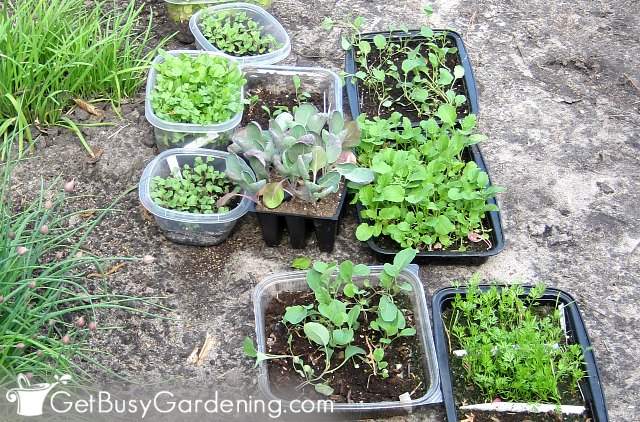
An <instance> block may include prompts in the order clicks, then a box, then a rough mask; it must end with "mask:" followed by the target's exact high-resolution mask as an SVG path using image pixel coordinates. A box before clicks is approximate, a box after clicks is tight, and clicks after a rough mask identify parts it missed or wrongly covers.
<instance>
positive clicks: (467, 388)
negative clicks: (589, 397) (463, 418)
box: [442, 304, 591, 422]
mask: <svg viewBox="0 0 640 422" xmlns="http://www.w3.org/2000/svg"><path fill="white" fill-rule="evenodd" d="M554 309H555V306H553V305H550V304H541V305H540V306H536V307H535V308H534V312H535V311H539V312H535V313H536V314H539V316H540V317H544V316H546V315H549V313H551V312H553V310H554ZM451 317H452V312H451V308H447V309H445V311H444V312H443V313H442V319H443V321H444V326H445V327H448V326H449V325H450V323H451ZM450 341H451V348H452V349H453V350H456V349H458V348H460V346H459V345H458V344H456V342H455V339H453V338H451V340H450ZM449 369H450V371H451V379H452V383H453V394H454V396H455V399H456V404H457V405H458V406H462V405H463V404H471V403H485V399H484V397H483V396H482V394H481V393H480V391H479V390H477V389H476V388H475V386H474V385H469V384H468V383H467V382H465V380H464V372H465V370H464V368H463V366H462V359H460V358H458V357H456V356H455V355H453V354H452V353H450V354H449ZM561 390H562V391H561V394H562V404H567V405H578V406H580V405H584V404H585V402H584V399H583V398H582V396H581V394H580V391H579V390H577V389H572V388H568V386H567V388H565V389H562V388H561ZM458 414H459V415H463V414H464V415H470V414H473V415H474V417H475V419H473V421H474V422H479V421H487V422H494V421H496V420H498V421H505V422H511V421H513V422H521V421H523V420H527V421H531V422H538V421H540V422H542V421H550V420H553V421H571V422H579V421H591V419H590V418H589V417H588V415H582V416H576V415H558V414H556V413H554V412H550V413H515V412H513V413H511V412H509V413H506V412H481V411H477V410H474V411H463V410H460V409H459V408H458Z"/></svg>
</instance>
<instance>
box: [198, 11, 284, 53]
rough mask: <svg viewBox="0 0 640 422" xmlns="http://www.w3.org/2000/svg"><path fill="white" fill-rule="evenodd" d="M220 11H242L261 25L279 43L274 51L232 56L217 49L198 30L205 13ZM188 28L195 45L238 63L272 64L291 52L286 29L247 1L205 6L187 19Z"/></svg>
mask: <svg viewBox="0 0 640 422" xmlns="http://www.w3.org/2000/svg"><path fill="white" fill-rule="evenodd" d="M220 12H225V13H230V14H232V15H235V14H238V13H241V12H244V13H246V15H247V16H248V17H249V18H250V19H253V20H254V21H256V22H257V23H258V24H260V25H261V26H262V34H263V35H273V37H274V38H275V39H276V41H277V42H278V44H279V45H281V47H280V48H278V49H277V50H275V51H272V52H270V53H265V54H258V55H255V56H232V55H230V54H227V53H225V52H223V51H222V50H219V49H218V48H217V47H216V46H215V45H213V44H211V42H209V40H208V39H207V38H206V37H205V36H204V34H203V33H202V31H201V30H200V21H201V20H202V18H204V17H205V16H206V15H210V14H216V13H220ZM189 29H190V30H191V33H192V34H193V36H194V38H195V43H196V47H198V48H199V49H200V50H206V51H218V52H220V53H222V54H224V55H225V56H227V57H232V58H234V59H236V60H237V61H238V63H240V64H274V63H278V62H281V61H282V60H284V59H286V58H287V56H288V55H289V53H290V52H291V40H290V39H289V35H288V34H287V31H285V30H284V28H283V27H282V25H281V24H280V22H278V21H277V20H276V18H274V17H273V16H271V15H270V14H269V12H267V11H266V10H264V9H263V8H261V7H258V6H255V5H253V4H248V3H225V4H220V5H218V6H211V7H207V8H206V9H202V10H200V11H199V12H197V13H196V14H195V15H193V16H192V17H191V20H190V21H189Z"/></svg>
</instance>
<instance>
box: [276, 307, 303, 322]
mask: <svg viewBox="0 0 640 422" xmlns="http://www.w3.org/2000/svg"><path fill="white" fill-rule="evenodd" d="M306 317H307V308H305V307H304V306H301V305H295V306H287V310H286V311H285V313H284V317H282V319H284V320H285V321H286V322H288V323H289V324H294V325H295V324H298V323H299V322H301V321H302V320H304V319H305V318H306Z"/></svg>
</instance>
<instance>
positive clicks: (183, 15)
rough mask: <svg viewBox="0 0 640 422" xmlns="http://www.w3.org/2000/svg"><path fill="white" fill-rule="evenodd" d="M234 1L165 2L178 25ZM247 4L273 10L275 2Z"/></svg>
mask: <svg viewBox="0 0 640 422" xmlns="http://www.w3.org/2000/svg"><path fill="white" fill-rule="evenodd" d="M232 1H233V0H165V4H166V5H167V16H169V19H170V20H171V21H173V22H174V23H176V24H181V23H183V24H185V23H187V22H189V19H191V16H193V14H194V13H196V12H197V11H198V10H200V9H203V8H205V7H207V6H211V5H216V4H222V3H230V2H232ZM247 3H252V4H257V5H258V6H261V7H263V8H265V9H269V8H271V5H272V3H273V0H247Z"/></svg>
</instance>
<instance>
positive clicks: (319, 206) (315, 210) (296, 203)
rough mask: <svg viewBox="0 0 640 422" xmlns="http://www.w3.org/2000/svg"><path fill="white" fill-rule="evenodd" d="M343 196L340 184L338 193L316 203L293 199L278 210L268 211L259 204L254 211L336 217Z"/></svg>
mask: <svg viewBox="0 0 640 422" xmlns="http://www.w3.org/2000/svg"><path fill="white" fill-rule="evenodd" d="M345 194H346V192H345V190H344V188H343V184H341V185H340V187H339V188H338V192H336V193H332V194H330V195H327V196H326V197H324V198H322V199H321V200H319V201H318V202H306V201H303V200H301V199H298V198H295V197H294V198H292V199H290V200H288V201H286V200H285V201H284V202H283V203H282V204H281V205H280V206H279V207H278V208H275V209H269V208H267V207H265V206H264V205H262V203H261V202H260V203H258V204H257V205H256V211H259V212H265V213H269V212H273V213H278V214H281V213H283V214H296V215H303V216H308V217H323V218H329V217H334V216H336V213H337V212H338V207H339V206H340V203H341V202H342V195H345Z"/></svg>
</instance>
